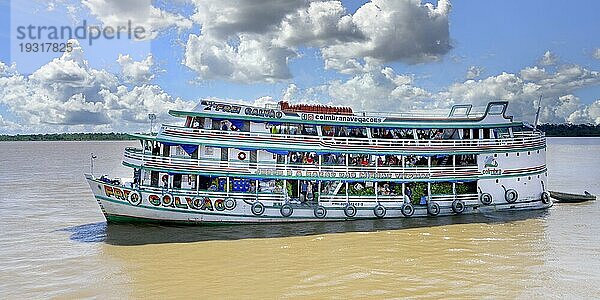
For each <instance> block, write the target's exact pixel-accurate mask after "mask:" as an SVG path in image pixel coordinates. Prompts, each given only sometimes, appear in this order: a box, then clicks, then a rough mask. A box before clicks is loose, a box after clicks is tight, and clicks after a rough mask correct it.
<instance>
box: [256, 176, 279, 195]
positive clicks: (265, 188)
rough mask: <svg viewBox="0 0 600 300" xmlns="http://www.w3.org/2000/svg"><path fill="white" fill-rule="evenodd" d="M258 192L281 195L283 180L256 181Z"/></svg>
mask: <svg viewBox="0 0 600 300" xmlns="http://www.w3.org/2000/svg"><path fill="white" fill-rule="evenodd" d="M258 192H259V193H271V194H283V180H276V179H260V180H258Z"/></svg>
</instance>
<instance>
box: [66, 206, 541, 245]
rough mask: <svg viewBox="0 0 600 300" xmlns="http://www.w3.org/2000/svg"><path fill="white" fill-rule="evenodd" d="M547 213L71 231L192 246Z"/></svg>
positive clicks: (114, 241)
mask: <svg viewBox="0 0 600 300" xmlns="http://www.w3.org/2000/svg"><path fill="white" fill-rule="evenodd" d="M546 214H547V212H546V211H545V210H537V211H517V212H504V213H494V214H488V215H483V214H482V215H460V216H451V217H448V218H415V219H394V220H387V219H376V220H356V221H352V222H317V223H302V224H300V223H281V224H269V225H267V226H265V225H261V224H254V225H240V226H237V225H222V226H186V225H182V226H174V225H165V226H162V225H155V224H127V223H124V224H111V225H110V226H107V225H106V223H104V222H102V223H93V224H88V225H83V226H79V228H78V229H71V230H69V231H71V232H73V235H72V236H71V238H72V239H74V240H78V241H84V242H97V241H104V242H106V243H107V244H111V245H120V246H132V245H146V244H164V243H193V242H203V241H219V240H241V239H252V238H286V237H295V236H311V235H320V234H328V233H343V232H374V231H383V230H403V229H417V228H421V227H428V226H446V225H450V224H467V223H485V224H495V223H504V222H512V221H520V220H525V219H527V218H541V217H543V216H545V215H546Z"/></svg>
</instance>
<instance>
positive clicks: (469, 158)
mask: <svg viewBox="0 0 600 300" xmlns="http://www.w3.org/2000/svg"><path fill="white" fill-rule="evenodd" d="M456 165H457V166H475V165H477V159H476V156H475V154H462V155H457V156H456Z"/></svg>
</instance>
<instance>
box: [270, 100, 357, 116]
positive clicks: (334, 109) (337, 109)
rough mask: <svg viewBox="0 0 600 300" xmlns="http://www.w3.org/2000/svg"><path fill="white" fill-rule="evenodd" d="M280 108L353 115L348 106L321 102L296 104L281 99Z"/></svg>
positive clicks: (289, 110) (291, 110) (293, 110)
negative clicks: (322, 103) (321, 103)
mask: <svg viewBox="0 0 600 300" xmlns="http://www.w3.org/2000/svg"><path fill="white" fill-rule="evenodd" d="M279 109H281V110H283V111H288V112H309V113H317V114H332V115H352V108H350V107H347V106H329V105H320V104H294V105H290V104H289V103H288V102H287V101H279Z"/></svg>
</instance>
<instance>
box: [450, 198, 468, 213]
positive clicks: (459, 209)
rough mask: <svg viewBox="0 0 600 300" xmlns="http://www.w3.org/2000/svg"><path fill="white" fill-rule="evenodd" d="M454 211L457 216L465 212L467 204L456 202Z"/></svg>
mask: <svg viewBox="0 0 600 300" xmlns="http://www.w3.org/2000/svg"><path fill="white" fill-rule="evenodd" d="M452 210H453V211H454V212H455V213H457V214H461V213H463V212H464V211H465V203H464V202H462V200H458V199H456V200H454V201H453V202H452Z"/></svg>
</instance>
